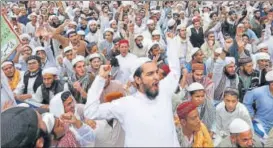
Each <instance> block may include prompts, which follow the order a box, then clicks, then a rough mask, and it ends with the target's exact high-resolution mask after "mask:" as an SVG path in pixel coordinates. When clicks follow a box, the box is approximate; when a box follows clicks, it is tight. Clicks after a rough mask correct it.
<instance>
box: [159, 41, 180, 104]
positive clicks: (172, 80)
mask: <svg viewBox="0 0 273 148" xmlns="http://www.w3.org/2000/svg"><path fill="white" fill-rule="evenodd" d="M167 40H168V41H167V42H168V47H167V48H168V49H167V58H168V63H169V67H170V73H169V74H168V75H167V76H166V77H165V78H164V79H163V80H161V81H160V83H159V91H163V92H164V93H166V94H167V95H168V96H170V98H166V99H170V100H171V96H172V95H173V93H174V92H175V90H176V88H177V86H178V82H179V78H180V75H181V70H180V61H179V58H178V55H177V52H178V51H177V50H178V49H177V47H179V45H178V43H177V42H176V41H175V40H174V39H167Z"/></svg>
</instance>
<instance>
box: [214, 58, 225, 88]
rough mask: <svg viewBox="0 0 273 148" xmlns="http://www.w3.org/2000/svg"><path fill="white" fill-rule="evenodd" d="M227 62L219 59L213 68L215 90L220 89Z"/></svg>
mask: <svg viewBox="0 0 273 148" xmlns="http://www.w3.org/2000/svg"><path fill="white" fill-rule="evenodd" d="M224 64H225V61H224V60H222V59H217V60H216V62H215V63H214V66H213V75H212V81H213V82H214V86H215V87H214V88H217V87H218V84H219V82H220V80H221V78H222V74H223V68H224Z"/></svg>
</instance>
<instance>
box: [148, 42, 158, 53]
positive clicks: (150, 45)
mask: <svg viewBox="0 0 273 148" xmlns="http://www.w3.org/2000/svg"><path fill="white" fill-rule="evenodd" d="M154 45H159V43H158V42H152V43H150V44H149V46H148V51H150V50H151V48H152V47H153V46H154Z"/></svg>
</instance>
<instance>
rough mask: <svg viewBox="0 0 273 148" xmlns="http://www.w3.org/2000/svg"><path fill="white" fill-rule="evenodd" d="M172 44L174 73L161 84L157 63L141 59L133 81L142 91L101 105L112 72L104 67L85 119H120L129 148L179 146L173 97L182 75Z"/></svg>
mask: <svg viewBox="0 0 273 148" xmlns="http://www.w3.org/2000/svg"><path fill="white" fill-rule="evenodd" d="M169 43H170V44H169V45H168V49H169V50H167V56H168V57H169V58H168V63H169V64H170V65H171V66H170V69H171V70H170V73H169V74H168V76H167V77H165V79H163V80H161V81H159V75H158V72H157V71H158V67H157V64H156V63H155V62H152V61H151V60H150V59H148V58H139V59H137V60H136V61H135V63H134V65H133V66H132V67H131V76H130V78H131V80H132V81H134V82H135V83H136V86H137V89H138V91H137V92H136V93H135V94H133V95H130V96H126V97H123V98H121V99H118V100H114V101H112V102H110V103H102V104H100V100H99V97H100V93H101V91H103V87H104V86H105V79H106V78H107V76H108V75H109V72H110V71H111V68H110V67H108V66H105V65H104V66H102V67H101V69H100V75H99V76H97V77H96V78H95V81H94V83H93V84H92V86H91V88H90V89H89V91H88V97H87V103H86V105H85V111H84V113H85V117H87V118H89V119H108V120H109V119H113V118H115V119H117V120H118V121H119V122H120V123H121V125H122V127H123V129H124V131H125V147H130V146H172V147H178V146H179V143H178V140H177V135H176V131H175V126H174V119H173V112H172V100H171V97H172V95H173V93H174V92H175V90H176V88H177V84H178V81H179V77H180V73H181V72H180V64H179V58H178V56H177V50H178V48H177V45H176V42H175V41H173V40H170V41H169ZM121 54H122V51H121ZM159 129H160V130H159Z"/></svg>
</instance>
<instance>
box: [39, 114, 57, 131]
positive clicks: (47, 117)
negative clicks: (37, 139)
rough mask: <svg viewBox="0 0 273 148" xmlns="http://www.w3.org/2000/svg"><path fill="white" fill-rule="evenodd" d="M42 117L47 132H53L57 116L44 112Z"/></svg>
mask: <svg viewBox="0 0 273 148" xmlns="http://www.w3.org/2000/svg"><path fill="white" fill-rule="evenodd" d="M42 119H43V121H44V122H45V125H46V128H47V132H48V133H51V132H52V130H53V128H54V125H55V118H54V116H53V114H51V113H43V114H42Z"/></svg>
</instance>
